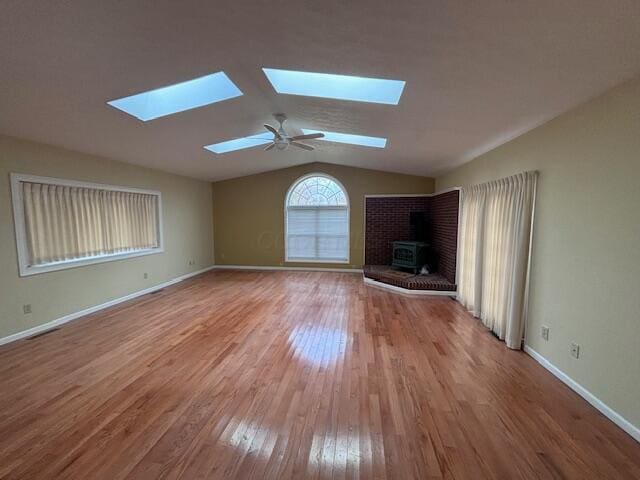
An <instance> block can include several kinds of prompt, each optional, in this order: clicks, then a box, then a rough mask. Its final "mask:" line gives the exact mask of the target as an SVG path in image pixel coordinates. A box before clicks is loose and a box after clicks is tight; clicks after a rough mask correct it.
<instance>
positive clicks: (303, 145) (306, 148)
mask: <svg viewBox="0 0 640 480" xmlns="http://www.w3.org/2000/svg"><path fill="white" fill-rule="evenodd" d="M290 145H293V146H294V147H298V148H301V149H303V150H308V151H311V150H315V148H313V147H312V146H311V145H305V144H304V143H298V142H290Z"/></svg>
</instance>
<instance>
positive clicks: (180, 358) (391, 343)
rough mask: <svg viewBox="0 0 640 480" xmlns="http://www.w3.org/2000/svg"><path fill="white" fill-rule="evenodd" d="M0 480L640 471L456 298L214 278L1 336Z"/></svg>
mask: <svg viewBox="0 0 640 480" xmlns="http://www.w3.org/2000/svg"><path fill="white" fill-rule="evenodd" d="M0 392H1V393H0V395H1V396H0V432H1V435H0V478H11V479H30V480H31V479H52V478H67V479H83V480H84V479H105V480H115V479H122V478H129V479H136V480H139V479H159V478H163V479H164V478H167V479H175V478H185V479H196V478H206V479H212V478H239V479H246V478H274V479H286V478H296V479H300V478H366V479H368V478H394V479H411V478H420V479H426V478H448V479H454V478H455V479H463V478H464V479H474V480H478V479H483V478H492V479H518V478H527V479H528V478H575V479H586V478H597V479H616V478H620V479H631V478H640V445H639V444H637V443H636V442H635V441H634V440H633V439H631V437H629V436H627V435H626V434H625V433H624V432H622V431H621V430H619V429H618V428H617V427H616V426H615V425H613V424H612V423H611V422H609V421H608V420H607V419H606V418H604V417H603V416H602V415H601V414H599V413H598V412H597V411H596V410H595V409H593V408H592V407H591V406H589V405H588V404H587V403H586V402H584V401H583V400H582V399H581V398H580V397H578V396H577V395H576V394H574V393H573V392H572V391H570V390H569V389H568V388H566V387H565V386H564V385H562V384H561V383H560V382H559V381H557V380H556V379H555V378H553V377H552V376H551V375H550V374H549V373H547V372H546V371H545V370H543V369H542V367H540V366H539V365H538V364H536V363H535V362H534V361H533V360H532V359H531V358H529V357H528V356H527V355H525V354H524V353H522V352H513V351H510V350H508V349H507V348H505V347H504V344H502V343H501V342H499V341H498V340H496V339H495V338H494V337H492V336H491V335H490V334H489V333H487V332H486V331H485V330H484V329H483V328H482V327H481V326H480V325H479V324H478V323H477V322H476V321H475V320H473V319H472V318H471V317H470V316H469V315H468V314H467V313H466V312H465V311H464V310H463V309H462V308H461V307H460V306H459V305H458V304H457V303H456V302H454V301H453V300H450V299H447V298H442V297H433V298H409V297H404V296H398V295H396V294H393V293H388V292H385V291H382V290H378V289H375V288H372V287H366V286H365V285H363V283H362V279H361V277H360V276H359V275H351V274H340V273H303V272H295V273H291V272H224V271H219V272H212V273H208V274H204V275H202V276H200V277H197V278H194V279H191V280H188V281H185V282H183V283H181V284H178V285H175V286H172V287H170V288H167V289H165V290H163V291H161V292H160V293H156V294H152V295H147V296H145V297H142V298H141V299H138V300H135V301H132V302H129V303H127V304H122V305H120V306H118V307H115V308H112V309H110V310H106V311H103V312H99V313H96V314H94V315H91V316H89V317H85V318H84V319H81V320H78V321H76V322H73V323H71V324H68V325H66V326H64V327H63V328H61V329H59V330H57V331H54V332H52V333H49V334H47V335H43V336H40V337H37V338H33V339H30V340H23V341H20V342H15V343H13V344H10V345H6V346H4V347H1V348H0Z"/></svg>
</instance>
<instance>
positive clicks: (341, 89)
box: [262, 68, 405, 105]
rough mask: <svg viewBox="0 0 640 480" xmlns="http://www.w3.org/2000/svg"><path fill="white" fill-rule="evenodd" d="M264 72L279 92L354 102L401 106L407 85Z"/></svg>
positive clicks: (338, 76) (286, 71)
mask: <svg viewBox="0 0 640 480" xmlns="http://www.w3.org/2000/svg"><path fill="white" fill-rule="evenodd" d="M262 71H263V72H264V74H265V75H266V76H267V78H268V79H269V81H270V82H271V85H273V88H275V90H276V92H278V93H286V94H290V95H305V96H307V97H324V98H336V99H338V100H352V101H354V102H371V103H385V104H387V105H397V104H398V102H399V101H400V96H401V95H402V90H403V89H404V85H405V82H404V81H403V80H385V79H382V78H365V77H352V76H349V75H333V74H329V73H311V72H296V71H294V70H278V69H274V68H263V69H262Z"/></svg>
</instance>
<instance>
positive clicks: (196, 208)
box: [0, 136, 213, 338]
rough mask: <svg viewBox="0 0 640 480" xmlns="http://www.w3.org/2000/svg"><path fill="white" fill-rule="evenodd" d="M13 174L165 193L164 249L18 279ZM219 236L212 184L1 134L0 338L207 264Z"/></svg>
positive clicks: (211, 262) (209, 262) (210, 263)
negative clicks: (29, 310) (25, 311)
mask: <svg viewBox="0 0 640 480" xmlns="http://www.w3.org/2000/svg"><path fill="white" fill-rule="evenodd" d="M11 172H18V173H28V174H35V175H45V176H50V177H60V178H67V179H73V180H84V181H90V182H98V183H108V184H112V185H124V186H131V187H140V188H150V189H156V190H160V191H161V192H162V207H163V216H164V218H163V219H164V248H165V252H164V253H159V254H156V255H147V256H143V257H137V258H132V259H126V260H118V261H113V262H107V263H102V264H96V265H89V266H84V267H77V268H72V269H69V270H62V271H58V272H50V273H42V274H39V275H33V276H30V277H24V278H21V277H19V276H18V262H17V258H16V245H15V236H14V227H13V214H12V208H11V195H10V185H9V173H11ZM212 237H213V226H212V215H211V184H210V183H208V182H201V181H197V180H191V179H188V178H185V177H180V176H176V175H170V174H167V173H162V172H158V171H154V170H149V169H145V168H140V167H135V166H132V165H127V164H124V163H120V162H115V161H112V160H108V159H105V158H100V157H94V156H90V155H84V154H80V153H76V152H71V151H68V150H63V149H59V148H54V147H50V146H47V145H42V144H38V143H33V142H27V141H22V140H17V139H13V138H8V137H2V136H0V271H1V272H2V275H0V338H2V337H6V336H8V335H11V334H13V333H16V332H19V331H22V330H26V329H28V328H31V327H34V326H37V325H40V324H42V323H46V322H48V321H51V320H54V319H56V318H59V317H61V316H64V315H66V314H69V313H73V312H76V311H78V310H82V309H84V308H87V307H91V306H94V305H99V304H101V303H104V302H107V301H109V300H112V299H114V298H118V297H121V296H124V295H127V294H129V293H132V292H135V291H138V290H142V289H144V288H148V287H152V286H153V285H156V284H159V283H162V282H165V281H167V280H170V279H172V278H175V277H178V276H180V275H184V274H186V273H189V272H192V271H197V270H200V269H203V268H205V267H208V266H210V265H212V264H213V258H212V257H213V250H212V242H213V240H212ZM191 259H193V260H195V262H196V263H195V265H192V266H189V265H188V262H189V260H191ZM145 272H146V273H148V279H144V278H143V275H144V273H145ZM24 304H31V305H32V310H33V313H31V314H27V315H25V314H23V312H22V306H23V305H24Z"/></svg>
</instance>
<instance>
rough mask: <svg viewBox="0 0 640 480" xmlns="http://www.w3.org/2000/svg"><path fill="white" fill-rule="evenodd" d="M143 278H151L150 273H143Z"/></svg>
mask: <svg viewBox="0 0 640 480" xmlns="http://www.w3.org/2000/svg"><path fill="white" fill-rule="evenodd" d="M142 276H143V278H144V279H145V280H146V279H147V278H149V274H148V273H147V272H144V273H143V274H142Z"/></svg>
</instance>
